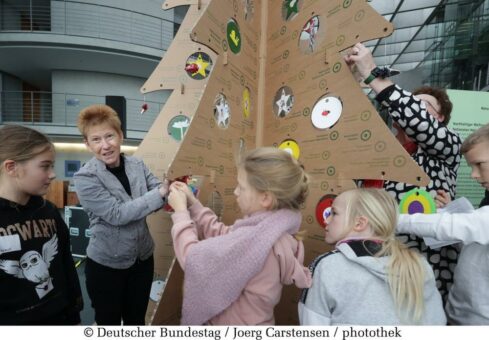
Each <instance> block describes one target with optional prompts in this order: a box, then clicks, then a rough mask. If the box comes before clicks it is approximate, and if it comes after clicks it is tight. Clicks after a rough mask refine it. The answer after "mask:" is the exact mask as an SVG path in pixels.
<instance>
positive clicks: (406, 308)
mask: <svg viewBox="0 0 489 340" xmlns="http://www.w3.org/2000/svg"><path fill="white" fill-rule="evenodd" d="M346 194H347V195H348V196H347V202H348V203H347V208H346V223H348V224H347V225H353V222H354V220H355V219H356V218H358V217H359V216H365V217H366V218H367V219H368V223H369V225H370V227H371V229H372V231H373V233H374V235H375V237H376V238H378V239H381V240H382V241H383V242H382V249H381V250H380V252H378V253H377V254H375V255H376V256H384V255H387V256H389V257H390V261H389V264H388V268H387V273H388V282H389V287H390V291H391V294H392V297H393V299H394V302H395V304H396V306H397V308H398V312H399V316H400V317H401V318H408V319H412V320H414V321H415V322H416V321H419V320H420V319H421V317H422V315H423V312H424V279H425V270H424V266H423V263H422V258H421V256H420V255H419V254H418V253H417V252H416V251H414V250H411V249H409V248H408V247H406V245H404V244H403V243H401V242H400V241H399V240H398V239H397V238H396V237H395V228H396V226H397V220H398V214H399V213H398V209H399V208H398V205H397V202H396V201H395V199H394V198H393V197H392V196H391V195H389V193H387V192H386V191H385V190H383V189H372V188H369V189H354V190H351V191H347V192H346Z"/></svg>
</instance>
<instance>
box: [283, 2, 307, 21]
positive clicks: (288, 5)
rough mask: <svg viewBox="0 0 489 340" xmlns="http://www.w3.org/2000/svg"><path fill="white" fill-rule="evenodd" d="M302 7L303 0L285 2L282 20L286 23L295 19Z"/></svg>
mask: <svg viewBox="0 0 489 340" xmlns="http://www.w3.org/2000/svg"><path fill="white" fill-rule="evenodd" d="M301 7H302V0H284V2H283V4H282V18H283V19H284V20H286V21H289V20H292V19H294V18H295V17H296V16H297V14H298V13H299V11H300V8H301Z"/></svg>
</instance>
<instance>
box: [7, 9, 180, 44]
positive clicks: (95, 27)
mask: <svg viewBox="0 0 489 340" xmlns="http://www.w3.org/2000/svg"><path fill="white" fill-rule="evenodd" d="M0 31H3V32H7V31H8V32H27V31H28V32H32V33H54V34H64V35H69V36H80V37H91V38H100V39H105V40H112V41H119V42H126V43H131V44H135V45H140V46H146V47H151V48H156V49H161V50H166V49H167V48H168V46H169V45H170V43H171V41H172V39H173V36H174V23H173V22H172V21H171V20H167V19H162V18H159V17H157V16H151V15H147V14H143V13H138V12H134V11H129V10H125V9H120V8H116V7H110V6H103V5H96V4H89V3H84V2H77V1H56V0H52V1H50V2H49V1H47V2H45V3H39V2H36V1H34V0H25V1H18V2H15V1H5V0H0Z"/></svg>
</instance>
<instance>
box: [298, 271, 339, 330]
mask: <svg viewBox="0 0 489 340" xmlns="http://www.w3.org/2000/svg"><path fill="white" fill-rule="evenodd" d="M324 275H331V273H328V272H324V271H322V270H321V264H319V265H318V267H316V269H315V271H314V275H313V277H312V286H311V288H309V290H308V292H307V297H306V301H305V302H304V303H300V304H299V316H300V323H301V325H322V326H329V325H331V312H330V309H329V305H328V299H327V296H328V291H327V289H326V288H327V287H326V284H325V282H324V281H325V280H324V277H323V276H324Z"/></svg>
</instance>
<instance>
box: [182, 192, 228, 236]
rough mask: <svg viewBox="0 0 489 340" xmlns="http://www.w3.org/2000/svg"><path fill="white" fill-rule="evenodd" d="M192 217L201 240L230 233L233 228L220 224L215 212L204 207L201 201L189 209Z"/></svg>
mask: <svg viewBox="0 0 489 340" xmlns="http://www.w3.org/2000/svg"><path fill="white" fill-rule="evenodd" d="M189 212H190V217H191V218H192V220H193V221H194V222H195V224H196V227H197V231H198V233H199V234H198V235H199V239H206V238H210V237H215V236H219V235H223V234H227V233H229V232H230V230H231V227H229V226H227V225H225V224H224V223H222V222H219V218H218V217H217V216H216V214H214V212H213V211H212V210H211V209H209V208H207V207H204V206H203V205H202V203H200V202H199V201H197V202H196V203H194V204H192V206H191V207H190V208H189Z"/></svg>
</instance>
